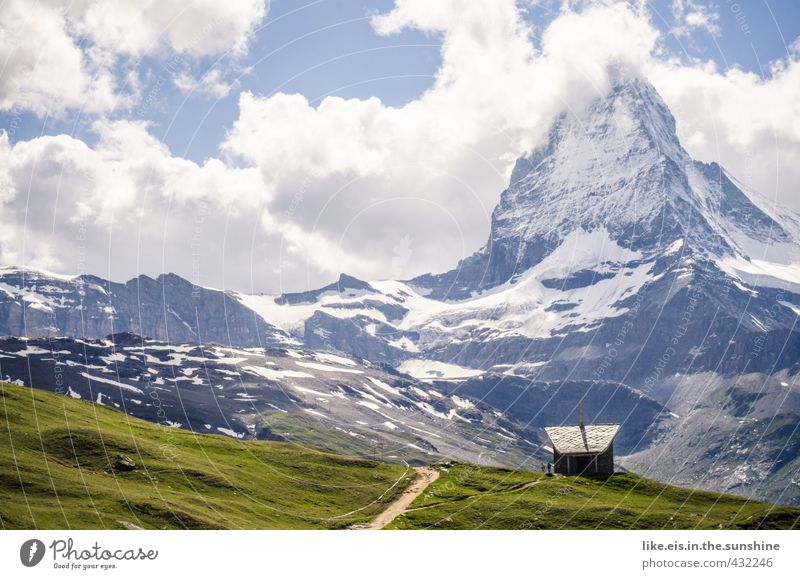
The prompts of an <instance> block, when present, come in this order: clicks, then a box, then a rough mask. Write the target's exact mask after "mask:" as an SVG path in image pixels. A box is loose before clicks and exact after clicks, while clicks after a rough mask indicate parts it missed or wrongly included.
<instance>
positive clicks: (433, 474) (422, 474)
mask: <svg viewBox="0 0 800 579" xmlns="http://www.w3.org/2000/svg"><path fill="white" fill-rule="evenodd" d="M414 470H415V471H417V478H416V479H415V480H414V482H413V483H411V486H409V487H408V488H407V489H406V490H404V491H403V494H402V495H400V497H399V498H398V499H397V500H395V501H394V502H392V503H391V504H390V505H389V506H388V507H386V510H385V511H383V512H382V513H381V514H380V515H378V516H377V517H375V518H374V519H372V522H370V523H369V524H368V525H365V526H363V527H360V528H361V529H365V530H377V529H382V528H384V527H385V526H386V525H388V524H389V523H391V522H392V521H394V520H395V518H397V517H398V516H399V515H401V514H403V513H404V512H405V510H406V508H408V505H410V504H411V503H413V502H414V499H416V498H417V497H418V496H419V495H421V494H422V493H423V492H425V489H426V488H428V485H429V484H431V483H432V482H433V481H435V480H436V479H437V478H439V471H438V470H436V469H435V468H431V467H429V466H420V467H417V468H415V469H414Z"/></svg>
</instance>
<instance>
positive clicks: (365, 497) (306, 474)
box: [0, 383, 413, 529]
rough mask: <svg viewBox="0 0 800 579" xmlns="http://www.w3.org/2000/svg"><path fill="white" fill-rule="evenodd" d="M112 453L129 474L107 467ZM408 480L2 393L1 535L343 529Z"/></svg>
mask: <svg viewBox="0 0 800 579" xmlns="http://www.w3.org/2000/svg"><path fill="white" fill-rule="evenodd" d="M120 454H124V455H126V456H128V457H130V458H131V459H132V460H133V461H134V462H135V463H136V468H135V470H132V471H128V472H122V471H119V470H115V469H113V468H111V467H112V464H113V463H114V461H115V460H116V457H117V456H118V455H120ZM412 478H413V471H412V472H410V473H407V472H406V468H405V466H403V465H397V464H384V463H381V462H377V461H371V460H363V459H357V458H351V457H345V456H340V455H335V454H331V453H328V452H325V451H322V450H316V449H313V448H307V447H300V446H297V445H294V444H289V443H282V442H266V441H238V440H234V439H231V438H228V437H225V436H216V435H199V434H193V433H191V432H187V431H183V430H178V429H172V428H166V427H163V426H159V425H156V424H152V423H149V422H145V421H142V420H138V419H136V418H132V417H130V416H127V415H125V414H122V413H120V412H117V411H114V410H111V409H108V408H104V407H102V406H98V405H94V404H91V403H88V402H85V401H81V400H74V399H71V398H67V397H64V396H58V395H55V394H51V393H48V392H43V391H40V390H34V389H29V388H22V387H19V386H13V385H9V384H4V383H0V528H4V529H33V528H37V529H66V528H71V529H88V528H109V529H114V528H124V527H126V526H128V527H129V526H130V525H136V526H140V527H143V528H146V529H150V528H157V529H163V528H168V529H173V528H178V529H181V528H190V529H207V528H213V529H241V528H247V529H249V528H258V529H276V528H278V529H295V528H304V529H315V528H342V527H347V526H350V525H352V524H356V523H364V522H366V521H368V520H370V519H371V518H373V517H374V516H375V515H376V514H377V513H379V512H380V511H382V510H383V509H384V508H385V506H386V504H387V503H389V502H391V501H392V500H393V499H394V498H396V496H397V495H398V494H399V493H400V492H401V491H402V490H403V489H404V488H405V487H406V486H407V485H408V484H409V482H410V480H411V479H412ZM397 481H399V482H397ZM396 482H397V484H395V483H396ZM392 485H395V486H394V487H392ZM387 489H391V490H388V491H387ZM353 511H355V512H353ZM347 513H351V514H347Z"/></svg>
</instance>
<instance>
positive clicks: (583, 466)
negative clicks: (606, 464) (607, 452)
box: [575, 456, 594, 474]
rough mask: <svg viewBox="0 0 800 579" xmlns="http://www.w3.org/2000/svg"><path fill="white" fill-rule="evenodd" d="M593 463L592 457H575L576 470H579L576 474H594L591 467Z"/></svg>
mask: <svg viewBox="0 0 800 579" xmlns="http://www.w3.org/2000/svg"><path fill="white" fill-rule="evenodd" d="M591 463H592V457H591V456H576V457H575V468H576V469H577V473H576V474H590V473H591V472H594V471H593V470H591V469H590V468H589V467H590V466H591Z"/></svg>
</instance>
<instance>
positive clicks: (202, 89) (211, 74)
mask: <svg viewBox="0 0 800 579" xmlns="http://www.w3.org/2000/svg"><path fill="white" fill-rule="evenodd" d="M174 82H175V86H177V87H178V88H179V89H180V90H181V91H182V92H183V93H187V94H191V93H195V94H203V95H208V96H210V97H213V98H215V99H222V98H225V97H226V96H228V94H230V92H231V89H232V88H233V84H231V83H228V82H226V81H225V80H224V79H223V78H222V71H221V70H220V69H218V68H214V69H211V70H209V71H208V72H206V73H205V74H203V75H202V76H201V77H200V78H195V77H194V76H193V75H192V74H191V72H181V73H179V74H178V75H177V76H175V79H174Z"/></svg>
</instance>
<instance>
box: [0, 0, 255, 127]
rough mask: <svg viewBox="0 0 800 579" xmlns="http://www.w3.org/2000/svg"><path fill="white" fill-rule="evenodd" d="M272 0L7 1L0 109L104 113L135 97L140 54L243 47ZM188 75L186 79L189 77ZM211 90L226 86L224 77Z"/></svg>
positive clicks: (1, 15)
mask: <svg viewBox="0 0 800 579" xmlns="http://www.w3.org/2000/svg"><path fill="white" fill-rule="evenodd" d="M267 9H268V4H267V0H241V1H237V2H228V1H225V0H193V1H192V2H184V1H178V0H140V1H137V2H129V1H126V0H94V1H88V0H77V1H76V0H53V1H50V2H29V1H27V0H6V1H5V2H2V3H0V62H2V63H3V64H2V69H0V110H11V109H16V110H19V111H32V112H34V113H35V114H37V115H39V116H44V115H47V114H60V113H62V112H63V111H65V110H67V109H78V108H80V109H82V110H83V111H84V112H86V113H102V112H107V111H111V110H114V109H115V108H116V107H120V106H129V105H130V104H131V102H132V101H133V100H134V99H135V98H136V95H135V94H131V91H130V90H127V91H126V90H124V89H125V88H127V89H131V88H134V87H131V85H130V84H128V85H127V87H126V86H125V84H126V83H125V80H126V79H125V75H120V74H119V73H120V71H124V69H125V68H126V67H127V66H133V65H132V64H131V63H135V62H136V59H140V58H142V57H145V56H163V55H165V54H169V53H176V54H181V55H184V56H187V57H189V58H201V57H207V56H221V55H229V56H230V57H236V56H239V55H241V54H243V53H244V52H245V50H246V48H247V46H248V43H249V42H250V40H251V38H252V35H253V33H254V31H255V28H256V27H257V26H258V24H259V23H260V21H261V20H262V19H263V18H264V15H265V14H266V12H267ZM184 80H185V79H184ZM205 80H207V81H209V82H207V83H205V84H202V86H203V88H204V89H210V90H213V91H216V92H219V91H220V90H221V86H222V83H221V80H220V79H219V78H216V79H215V78H206V79H205Z"/></svg>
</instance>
